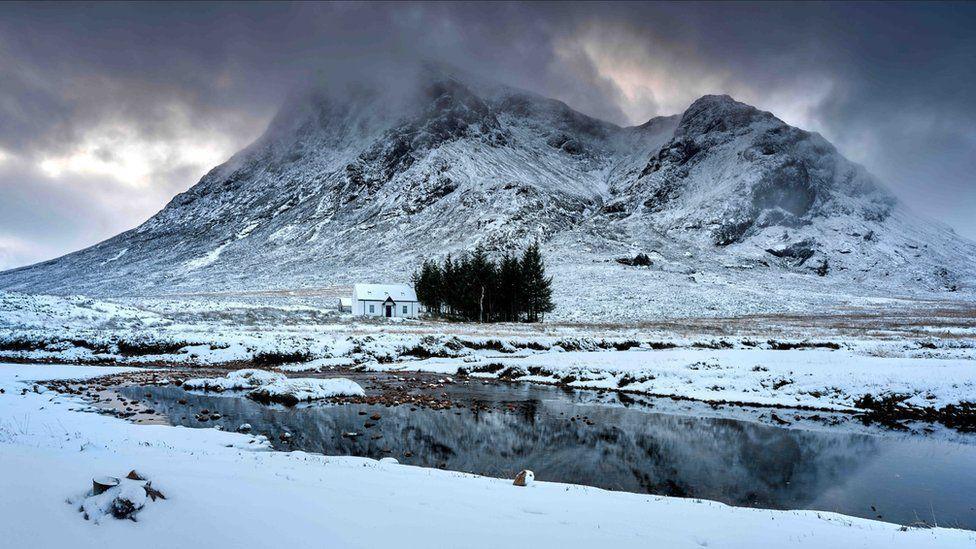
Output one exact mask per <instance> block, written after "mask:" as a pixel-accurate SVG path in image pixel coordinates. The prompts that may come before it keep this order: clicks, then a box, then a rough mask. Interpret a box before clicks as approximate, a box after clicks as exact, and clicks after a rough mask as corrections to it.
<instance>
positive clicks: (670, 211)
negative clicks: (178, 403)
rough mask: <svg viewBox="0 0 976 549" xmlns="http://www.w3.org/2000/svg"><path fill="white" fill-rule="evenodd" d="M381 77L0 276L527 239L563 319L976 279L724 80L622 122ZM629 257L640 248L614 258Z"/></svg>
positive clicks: (951, 293) (108, 290)
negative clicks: (146, 209) (111, 228)
mask: <svg viewBox="0 0 976 549" xmlns="http://www.w3.org/2000/svg"><path fill="white" fill-rule="evenodd" d="M388 78H389V80H387V81H384V79H383V78H372V79H370V80H369V81H363V82H355V81H347V82H342V83H337V84H332V85H327V86H318V87H315V88H314V89H309V90H306V91H304V92H303V93H299V94H296V95H295V96H293V97H292V99H291V100H289V101H288V103H287V104H286V105H284V106H283V107H282V109H281V111H280V112H279V113H278V115H277V116H276V117H275V119H274V120H273V121H272V123H271V124H270V126H269V127H268V129H267V131H266V132H265V134H264V135H263V136H262V137H261V138H260V139H258V140H257V141H256V142H255V143H254V144H252V145H251V146H249V147H247V148H245V149H244V150H242V151H240V152H239V153H237V154H236V155H234V157H232V158H231V159H230V160H228V161H227V162H226V163H224V164H222V165H220V166H217V167H216V168H214V169H213V170H211V171H210V172H209V173H208V174H207V175H206V176H204V177H203V178H202V179H201V180H200V182H199V183H197V184H196V185H195V186H193V187H192V188H191V189H190V190H188V191H187V192H185V193H182V194H180V195H177V196H176V197H174V198H173V199H172V201H171V202H170V203H169V204H168V205H167V206H166V207H165V208H163V210H161V211H160V212H159V213H157V214H156V215H155V216H153V217H152V218H151V219H149V220H148V221H147V222H145V223H144V224H142V225H141V226H139V227H137V228H135V229H133V230H130V231H127V232H124V233H122V234H120V235H118V236H115V237H113V238H111V239H109V240H106V241H104V242H102V243H99V244H97V245H95V246H92V247H90V248H87V249H84V250H81V251H78V252H75V253H72V254H69V255H66V256H64V257H61V258H58V259H54V260H51V261H47V262H44V263H40V264H36V265H32V266H29V267H24V268H21V269H15V270H12V271H7V272H5V273H0V288H4V289H11V290H20V291H30V292H45V293H57V294H74V293H84V294H90V295H104V296H133V295H164V294H172V293H186V292H215V291H221V292H222V291H230V292H234V291H254V290H268V289H309V288H321V287H329V286H341V285H346V284H349V283H352V282H354V281H389V280H406V279H407V277H408V276H409V273H410V272H411V271H412V270H413V269H415V268H416V266H417V265H418V264H419V262H420V261H421V260H422V259H423V258H426V257H440V256H443V255H445V254H447V253H454V254H457V253H463V252H464V251H465V250H468V249H471V248H472V247H474V246H475V245H477V244H482V245H484V246H486V247H487V248H488V250H489V251H491V252H502V251H505V250H514V249H519V248H521V247H522V246H524V245H525V244H527V243H528V242H531V241H534V240H539V241H540V242H541V243H542V244H543V248H544V250H545V251H546V253H547V257H548V259H549V261H550V263H551V266H552V271H553V274H554V275H555V284H556V301H557V308H558V310H557V313H556V316H557V318H567V319H569V318H590V317H592V318H629V319H634V318H638V319H639V318H641V317H642V316H645V315H650V314H657V313H659V312H661V311H662V310H665V309H668V310H669V312H670V313H671V314H675V310H671V309H669V307H672V306H677V307H679V308H683V309H681V310H688V312H694V311H692V310H691V309H689V308H690V307H700V308H702V309H703V310H710V311H714V312H715V314H723V313H725V312H749V311H752V310H756V309H757V308H759V309H761V308H762V305H763V303H765V304H766V305H767V306H768V307H771V308H774V309H775V308H779V309H784V310H792V309H793V308H794V307H806V306H811V305H813V304H816V305H817V306H831V305H837V304H840V303H843V302H844V301H845V299H846V298H844V297H838V296H860V297H863V296H865V295H868V296H871V295H874V296H878V297H879V298H880V297H882V296H886V295H892V294H894V295H899V296H918V297H925V298H931V299H950V298H951V299H959V298H960V296H963V295H965V296H971V295H972V282H973V281H974V280H976V268H974V266H973V262H972V260H971V258H972V257H973V256H974V254H976V245H974V244H973V243H971V242H969V241H966V240H964V239H962V238H960V237H958V236H957V235H955V233H953V232H952V231H951V230H950V229H948V228H947V227H945V226H943V225H941V224H938V223H935V222H933V221H929V220H925V219H922V218H919V217H917V216H915V215H914V214H912V213H911V211H910V210H909V209H908V208H907V207H906V206H905V205H904V204H901V203H899V201H898V200H896V199H895V198H894V197H893V196H892V195H891V194H890V193H889V192H888V191H887V190H886V189H885V188H884V186H883V184H882V183H880V182H878V181H877V180H876V179H875V178H874V177H873V176H871V175H870V174H869V173H867V172H866V171H865V170H864V169H863V168H862V167H861V166H859V165H857V164H854V163H852V162H850V161H848V160H847V159H845V158H844V157H843V156H842V155H841V154H840V153H839V152H838V151H837V150H836V149H835V148H834V147H833V146H832V145H831V144H830V143H828V142H827V141H826V140H825V139H823V138H822V137H821V136H820V135H818V134H815V133H810V132H806V131H803V130H801V129H798V128H794V127H791V126H789V125H787V124H785V123H784V122H782V121H781V120H779V119H778V118H776V117H775V116H774V115H773V114H771V113H768V112H763V111H760V110H758V109H755V108H753V107H751V106H749V105H745V104H743V103H739V102H737V101H735V100H734V99H732V98H731V97H728V96H711V95H709V96H704V97H702V98H700V99H699V100H697V101H695V102H694V103H693V104H692V105H691V106H690V107H689V108H688V109H687V110H686V111H685V112H684V113H682V114H680V115H675V116H667V117H657V118H653V119H651V120H649V121H647V122H646V123H645V124H642V125H639V126H634V127H620V126H617V125H615V124H611V123H608V122H604V121H601V120H597V119H594V118H591V117H588V116H585V115H583V114H580V113H578V112H576V111H574V110H573V109H572V108H570V107H569V106H567V105H566V104H564V103H562V102H559V101H556V100H552V99H548V98H545V97H541V96H538V95H535V94H532V93H529V92H525V91H522V90H518V89H514V88H511V87H507V86H503V85H498V84H495V83H492V82H487V81H484V80H481V79H478V78H474V77H471V76H467V75H464V74H462V73H458V72H456V71H451V70H448V69H445V68H443V67H436V66H430V65H426V66H423V67H422V68H421V69H419V70H417V71H413V70H406V69H404V70H398V71H392V72H390V73H389V76H388ZM637 253H646V254H648V255H650V257H651V258H652V261H653V263H652V265H651V266H650V267H646V268H635V267H630V266H627V265H624V264H622V263H620V262H618V261H617V260H618V259H626V258H628V257H633V255H635V254H637ZM770 292H772V294H771V293H770ZM770 295H774V296H778V298H779V300H780V302H779V303H777V302H776V300H775V299H774V300H772V303H771V302H770V299H769V296H770ZM688 299H691V301H693V302H694V303H686V304H681V305H675V304H676V303H678V302H681V301H682V300H685V301H687V300H688ZM733 303H734V307H735V309H734V311H733V310H732V309H728V307H732V304H733ZM649 304H650V305H649ZM677 314H680V311H678V313H677Z"/></svg>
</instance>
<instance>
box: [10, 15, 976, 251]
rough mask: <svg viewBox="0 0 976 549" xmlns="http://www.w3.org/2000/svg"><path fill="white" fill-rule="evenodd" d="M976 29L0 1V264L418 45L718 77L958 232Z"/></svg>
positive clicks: (497, 75)
mask: <svg viewBox="0 0 976 549" xmlns="http://www.w3.org/2000/svg"><path fill="white" fill-rule="evenodd" d="M973 28H976V7H973V6H972V5H969V4H863V3H860V4H850V5H846V4H836V3H818V4H740V3H736V4H730V3H720V4H687V3H681V4H636V3H625V4H552V3H546V4H496V3H492V4H471V3H464V4H446V3H433V4H376V3H372V4H324V3H322V4H294V5H284V4H254V3H247V4H224V3H222V4H200V3H181V4H145V3H136V4H114V3H113V4H94V5H91V4H86V5H73V4H15V5H11V4H7V5H5V6H4V9H3V11H2V13H0V200H5V201H6V202H7V203H6V204H5V205H0V215H2V217H0V268H2V267H3V266H4V265H5V264H6V265H7V266H10V265H13V264H14V263H23V262H27V261H33V260H36V259H42V258H46V257H48V256H49V255H51V254H55V253H61V252H64V251H68V250H70V249H74V248H76V247H78V246H81V245H84V244H86V243H93V242H95V241H96V240H98V239H100V238H104V237H108V236H111V234H112V233H113V232H115V231H117V230H119V229H120V228H121V227H131V226H134V225H135V224H137V223H139V222H140V221H142V220H143V219H145V217H147V216H148V215H151V214H152V213H153V211H155V210H156V209H158V208H159V207H161V206H162V205H163V204H164V203H165V202H166V200H168V198H169V197H171V196H172V195H173V194H175V193H176V192H179V191H181V190H183V189H185V188H187V187H189V186H190V185H192V184H193V183H194V182H195V179H196V178H198V177H199V176H200V175H202V174H203V173H204V172H205V171H206V169H207V168H209V167H210V164H212V163H216V162H218V161H220V160H221V159H223V158H226V157H227V156H229V155H230V154H231V153H232V152H233V151H234V150H236V149H237V148H239V147H241V146H243V145H245V144H246V143H247V142H249V141H251V140H253V139H254V138H256V137H257V136H258V135H259V134H260V132H261V131H262V129H263V127H264V126H265V125H266V124H267V122H268V120H270V118H271V116H272V115H273V113H274V112H275V110H276V109H277V108H278V106H279V105H280V104H281V103H282V102H283V101H284V99H285V98H286V96H287V95H288V93H289V91H290V90H292V89H294V88H295V87H296V86H302V85H305V84H307V83H308V82H310V81H317V82H321V81H325V82H331V83H341V82H343V81H347V80H356V79H359V78H364V77H378V78H388V75H391V74H396V71H395V69H396V68H397V67H399V66H402V65H405V64H409V63H411V62H413V61H415V60H417V59H430V60H438V61H443V62H446V63H449V64H452V65H455V66H457V67H460V68H463V69H465V70H467V71H469V72H473V73H477V74H481V75H484V76H486V77H489V78H493V79H496V80H500V81H502V82H505V83H508V84H512V85H516V86H520V87H523V88H527V89H530V90H532V91H536V92H539V93H541V94H544V95H548V96H552V97H557V98H559V99H562V100H564V101H566V102H567V103H569V104H570V105H572V106H573V107H575V108H577V109H579V110H581V111H583V112H586V113H587V114H590V115H593V116H597V117H599V118H604V119H607V120H610V121H613V122H617V123H621V124H630V123H640V122H643V121H644V120H646V119H647V118H649V117H651V116H654V115H659V114H672V113H674V112H680V110H681V109H682V108H684V106H686V105H687V104H689V103H690V102H691V101H693V100H694V99H695V98H696V97H697V96H699V95H701V94H703V93H731V94H732V95H733V96H736V97H738V98H740V99H742V100H745V101H747V102H751V103H754V104H756V105H757V106H759V107H762V108H766V109H769V110H772V111H774V112H775V113H776V114H778V115H780V116H781V117H783V118H785V119H786V120H787V121H788V122H790V123H794V124H798V125H801V126H804V127H806V128H808V129H812V130H816V131H820V132H821V133H823V134H824V135H825V136H826V137H827V138H828V139H830V140H832V141H834V142H835V144H837V145H838V147H839V148H840V149H841V150H842V151H843V152H844V153H845V154H847V155H848V156H850V157H852V158H853V159H855V160H858V161H861V162H863V163H865V164H867V165H868V167H869V168H870V169H871V170H872V171H874V172H875V173H877V174H878V175H880V176H881V177H882V178H883V179H884V180H886V181H887V182H888V183H889V185H890V186H891V187H892V188H894V190H895V191H896V193H898V194H899V195H900V196H902V197H903V198H904V199H905V200H906V201H907V202H909V203H910V204H911V205H912V206H913V207H914V208H915V209H917V210H919V211H921V212H923V213H926V214H928V215H930V216H933V217H937V218H941V219H943V220H945V221H947V222H949V223H951V224H953V225H954V226H956V227H957V228H958V229H959V230H960V232H962V233H964V234H967V235H969V236H971V237H972V236H976V221H974V220H973V219H971V217H972V216H971V215H970V214H969V213H970V212H971V211H976V189H974V185H973V182H972V174H973V173H974V169H976V165H974V162H976V160H974V159H976V133H974V130H973V128H976V105H974V100H973V97H974V96H976V94H974V92H976V89H974V88H976V73H974V71H976V63H974V62H973V59H974V58H976V38H974V32H973V31H972V29H973ZM389 80H390V82H389V85H390V86H391V87H393V86H395V85H396V80H397V79H396V78H389ZM35 191H36V195H35V196H43V197H44V199H43V200H34V201H31V199H30V198H29V197H30V196H32V193H34V192H35ZM15 198H16V200H15ZM11 204H17V205H18V206H17V208H16V211H14V210H15V208H13V207H12V206H11ZM133 205H135V206H133ZM68 206H70V209H71V211H72V212H78V213H77V214H72V215H67V214H65V213H64V212H65V209H66V207H68ZM25 212H26V213H25ZM104 220H111V222H106V221H104ZM79 235H81V236H79ZM14 241H16V242H18V246H20V248H23V245H24V243H27V248H28V250H27V251H26V252H24V251H21V252H18V255H17V259H10V257H11V252H9V250H8V252H7V259H6V263H4V261H5V259H4V256H3V251H2V248H3V247H4V246H5V244H4V242H7V243H8V244H7V245H6V246H7V248H8V249H12V248H13V245H11V244H9V243H10V242H14ZM32 243H33V244H35V245H36V248H37V252H36V253H34V254H33V255H32V254H31V253H30V250H29V248H30V245H31V244H32Z"/></svg>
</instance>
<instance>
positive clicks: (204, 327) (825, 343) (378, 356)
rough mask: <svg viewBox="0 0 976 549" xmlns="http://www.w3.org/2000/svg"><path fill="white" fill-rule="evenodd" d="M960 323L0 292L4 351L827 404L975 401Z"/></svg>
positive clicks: (864, 315) (879, 316) (974, 365)
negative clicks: (349, 311)
mask: <svg viewBox="0 0 976 549" xmlns="http://www.w3.org/2000/svg"><path fill="white" fill-rule="evenodd" d="M974 327H976V315H974V314H973V311H971V310H969V309H965V308H958V307H957V308H950V307H948V306H946V305H943V306H942V307H941V308H937V307H931V306H929V305H927V304H926V305H925V306H920V308H918V309H905V308H897V307H894V306H891V307H888V308H883V309H877V310H874V311H864V310H853V311H839V312H838V313H837V314H836V315H832V316H820V317H817V316H815V317H806V318H804V317H746V318H742V319H722V320H709V319H685V320H682V321H662V322H659V323H657V324H651V323H647V324H640V325H586V324H580V325H570V324H541V325H518V324H503V325H471V324H450V323H443V322H430V321H409V322H384V321H375V320H359V319H354V318H352V317H350V316H348V315H339V314H338V313H335V312H330V311H328V310H327V309H325V308H324V305H322V304H321V303H320V304H318V305H317V304H316V302H315V301H314V299H311V300H303V299H300V298H296V299H285V298H264V297H262V298H250V299H243V298H234V299H224V300H219V299H212V298H205V299H186V300H184V301H172V300H143V301H141V302H128V303H125V304H117V303H113V302H105V301H99V300H91V299H85V298H80V297H78V298H60V297H51V296H30V295H25V294H13V293H0V359H7V360H16V361H44V362H49V361H50V362H79V363H89V364H135V365H151V364H175V365H189V366H198V365H226V366H229V367H232V368H234V369H239V368H242V367H247V366H250V365H258V366H262V367H265V368H275V367H280V368H281V370H282V371H284V372H298V371H314V370H319V369H322V368H329V367H336V366H342V367H349V366H358V367H362V368H368V369H377V370H380V369H405V370H409V369H423V370H430V371H434V372H438V373H444V374H450V375H454V374H457V373H459V371H460V372H461V373H462V374H463V373H468V374H469V375H472V376H483V377H502V378H507V379H516V378H517V379H520V380H524V381H538V382H546V383H555V382H559V383H564V384H568V385H571V386H574V387H589V388H597V389H615V390H616V389H620V390H626V391H630V392H637V393H647V394H655V395H670V396H676V397H684V398H694V399H698V400H706V401H734V402H745V403H752V404H760V405H780V406H795V407H799V406H810V407H817V408H831V409H838V408H840V409H851V408H852V407H853V406H854V405H855V402H856V401H857V399H858V398H860V397H863V396H865V395H868V394H870V395H873V396H875V397H878V396H882V395H886V394H890V393H897V394H900V395H904V396H905V397H906V398H908V400H907V401H906V403H907V404H910V405H913V406H917V407H933V408H941V407H944V406H947V405H952V404H958V403H961V402H973V401H976V338H973V337H972V336H971V334H970V331H971V330H972V329H974ZM222 383H223V382H222Z"/></svg>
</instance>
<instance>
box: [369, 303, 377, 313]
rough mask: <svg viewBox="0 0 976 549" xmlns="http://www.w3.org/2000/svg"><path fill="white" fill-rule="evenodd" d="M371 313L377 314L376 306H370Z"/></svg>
mask: <svg viewBox="0 0 976 549" xmlns="http://www.w3.org/2000/svg"><path fill="white" fill-rule="evenodd" d="M369 312H371V313H375V312H376V305H370V306H369Z"/></svg>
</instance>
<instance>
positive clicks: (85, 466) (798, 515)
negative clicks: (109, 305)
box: [0, 364, 976, 549]
mask: <svg viewBox="0 0 976 549" xmlns="http://www.w3.org/2000/svg"><path fill="white" fill-rule="evenodd" d="M118 370H119V369H118V368H104V367H77V366H75V367H66V366H50V365H45V366H30V365H6V364H0V388H3V389H4V390H5V391H4V393H2V394H0V418H2V422H0V455H2V456H3V467H0V486H3V488H4V497H2V498H0V517H2V518H0V524H3V542H4V544H5V545H9V546H10V547H44V548H47V547H66V546H70V547H78V548H83V547H92V548H100V549H103V548H106V547H147V548H156V547H160V548H162V547H271V546H281V547H383V546H390V547H394V546H395V547H432V546H435V547H499V546H511V547H519V546H533V547H600V546H613V547H649V546H661V547H674V548H682V547H689V548H700V547H728V548H739V547H741V548H752V547H818V548H821V547H850V548H862V547H863V548H869V547H892V548H896V547H905V548H919V547H946V548H950V547H953V548H954V547H972V546H973V544H974V543H976V537H974V534H973V533H972V532H967V531H962V530H951V529H944V528H933V529H920V528H908V529H904V528H901V527H899V526H896V525H892V524H886V523H882V522H875V521H869V520H864V519H855V518H849V517H844V516H841V515H836V514H833V513H820V512H811V511H768V510H757V509H746V508H736V507H729V506H726V505H722V504H718V503H713V502H707V501H696V500H688V499H677V498H667V497H654V496H644V495H637V494H626V493H618V492H607V491H604V490H599V489H595V488H587V487H582V486H572V485H564V484H554V483H545V482H536V483H533V484H532V485H530V486H528V487H524V488H523V487H516V486H513V485H512V482H511V480H510V479H490V478H484V477H476V476H473V475H468V474H462V473H452V472H447V471H440V470H436V469H422V468H416V467H409V466H403V465H397V464H393V463H383V462H377V461H373V460H370V459H365V458H344V457H325V456H318V455H311V454H306V453H303V452H290V453H283V452H273V451H269V450H268V449H267V444H266V442H263V441H262V440H261V439H260V438H259V437H252V436H249V435H241V434H234V433H225V432H221V431H217V430H214V429H186V428H177V427H168V426H160V425H155V426H152V425H134V424H131V423H127V422H124V421H121V420H119V419H114V418H110V417H106V416H102V415H96V414H93V413H88V412H84V411H80V410H79V409H78V408H81V407H83V404H82V403H81V402H80V401H77V400H74V399H73V397H67V396H53V395H51V394H49V393H44V392H41V393H34V392H32V391H27V392H26V393H25V394H23V395H21V389H22V388H30V386H31V385H30V381H32V380H44V379H59V378H74V379H77V378H83V377H91V376H97V375H102V374H107V373H113V372H116V371H118ZM25 382H26V384H25ZM133 468H135V469H138V470H139V471H140V472H141V473H143V474H146V475H148V476H149V477H150V478H152V479H153V486H154V487H156V488H157V489H160V490H162V491H163V492H164V493H165V494H166V496H167V499H165V500H158V501H155V502H152V503H149V504H147V507H146V508H145V509H143V511H142V512H141V513H140V514H139V521H138V522H131V521H125V520H122V521H119V520H110V519H106V520H104V521H103V522H101V523H100V524H97V525H96V524H93V523H92V522H90V521H89V522H86V521H84V520H83V519H82V517H81V514H80V513H79V512H78V511H77V508H76V506H74V505H69V504H68V503H66V501H65V500H66V498H73V497H76V496H77V495H78V494H80V493H82V492H84V491H85V490H87V489H88V488H89V487H90V486H91V479H92V477H93V476H98V475H124V474H125V473H126V472H127V471H129V470H131V469H133Z"/></svg>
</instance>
